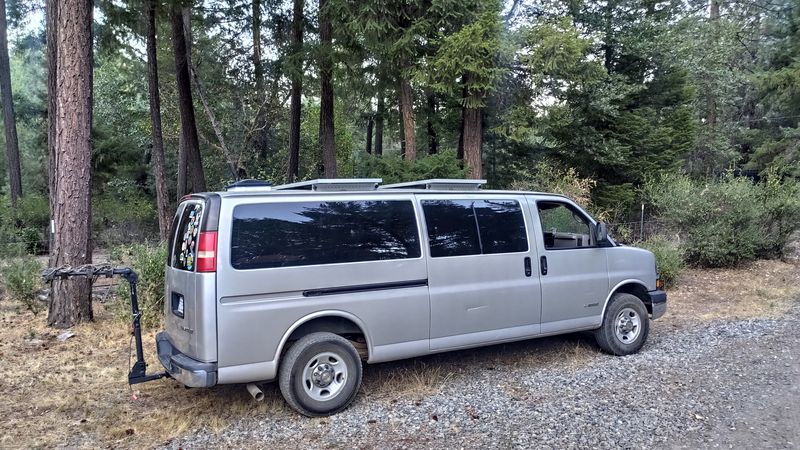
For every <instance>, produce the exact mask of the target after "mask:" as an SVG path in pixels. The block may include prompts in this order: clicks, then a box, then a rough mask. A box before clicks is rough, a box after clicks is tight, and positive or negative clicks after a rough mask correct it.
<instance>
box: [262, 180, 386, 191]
mask: <svg viewBox="0 0 800 450" xmlns="http://www.w3.org/2000/svg"><path fill="white" fill-rule="evenodd" d="M382 182H383V180H382V179H380V178H321V179H317V180H309V181H299V182H297V183H289V184H282V185H280V186H275V187H273V188H272V189H273V190H276V191H284V190H292V189H298V190H309V191H323V192H330V191H374V190H375V189H377V188H378V185H379V184H381V183H382Z"/></svg>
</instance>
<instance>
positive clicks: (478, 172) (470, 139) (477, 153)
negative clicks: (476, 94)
mask: <svg viewBox="0 0 800 450" xmlns="http://www.w3.org/2000/svg"><path fill="white" fill-rule="evenodd" d="M462 135H463V136H464V163H465V165H466V167H467V168H468V169H469V174H468V175H467V176H468V177H469V178H472V179H476V180H477V179H480V178H481V177H482V176H483V169H482V164H481V143H482V140H483V109H481V108H464V129H463V130H462Z"/></svg>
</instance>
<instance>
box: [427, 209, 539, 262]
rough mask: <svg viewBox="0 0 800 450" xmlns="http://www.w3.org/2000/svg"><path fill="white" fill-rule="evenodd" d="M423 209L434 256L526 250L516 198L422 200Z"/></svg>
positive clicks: (526, 243) (523, 226)
mask: <svg viewBox="0 0 800 450" xmlns="http://www.w3.org/2000/svg"><path fill="white" fill-rule="evenodd" d="M422 210H423V212H424V213H425V224H426V227H427V228H428V241H429V245H430V251H431V256H432V257H434V258H440V257H445V256H464V255H480V254H484V255H488V254H495V253H515V252H525V251H527V250H528V236H527V233H526V230H525V219H524V218H523V216H522V208H521V207H520V205H519V202H517V201H516V200H423V201H422Z"/></svg>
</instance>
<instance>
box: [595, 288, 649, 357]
mask: <svg viewBox="0 0 800 450" xmlns="http://www.w3.org/2000/svg"><path fill="white" fill-rule="evenodd" d="M649 333H650V318H649V317H648V315H647V308H646V307H645V306H644V303H642V301H641V300H640V299H639V297H636V296H635V295H632V294H624V293H619V294H614V296H613V297H611V301H610V302H609V304H608V308H607V309H606V314H605V317H604V318H603V324H602V326H601V327H600V328H598V329H597V330H595V332H594V338H595V340H596V341H597V345H599V346H600V348H602V349H603V350H605V351H606V352H608V353H611V354H613V355H619V356H621V355H630V354H631V353H636V352H638V351H639V349H641V348H642V346H643V345H644V343H645V341H647V335H648V334H649Z"/></svg>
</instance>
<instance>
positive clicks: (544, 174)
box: [511, 160, 597, 208]
mask: <svg viewBox="0 0 800 450" xmlns="http://www.w3.org/2000/svg"><path fill="white" fill-rule="evenodd" d="M516 172H517V174H516V176H515V178H514V181H513V182H512V183H511V189H514V190H519V191H537V192H553V193H556V194H562V195H565V196H567V197H569V198H570V199H572V200H573V201H574V202H575V203H578V204H579V205H581V206H583V207H584V208H588V207H589V206H590V205H591V202H592V189H594V187H595V186H596V185H597V182H596V181H595V180H593V179H591V178H583V177H581V176H580V175H578V172H577V171H576V170H575V169H574V168H572V167H562V166H560V165H559V164H557V163H555V162H553V161H549V160H541V161H539V162H537V163H536V164H535V165H534V166H533V167H532V168H528V167H524V168H517V169H516Z"/></svg>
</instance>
